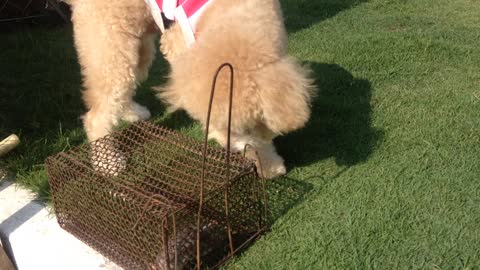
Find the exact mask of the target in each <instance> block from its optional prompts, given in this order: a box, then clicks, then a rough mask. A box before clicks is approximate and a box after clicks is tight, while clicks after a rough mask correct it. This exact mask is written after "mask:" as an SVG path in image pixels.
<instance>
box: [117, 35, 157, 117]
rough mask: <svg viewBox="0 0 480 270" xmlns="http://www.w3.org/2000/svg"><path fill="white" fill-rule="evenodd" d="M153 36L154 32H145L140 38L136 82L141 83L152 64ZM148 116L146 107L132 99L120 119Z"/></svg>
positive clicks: (154, 50)
mask: <svg viewBox="0 0 480 270" xmlns="http://www.w3.org/2000/svg"><path fill="white" fill-rule="evenodd" d="M155 37H156V35H155V34H154V33H148V32H147V33H145V34H144V35H143V37H142V38H141V43H140V49H139V61H138V67H137V74H136V77H137V81H138V83H141V82H143V81H145V80H146V79H147V78H148V72H149V70H150V67H151V66H152V62H153V59H154V58H155V53H156V47H155ZM149 117H150V112H149V111H148V109H147V108H146V107H144V106H142V105H140V104H138V103H136V102H135V101H133V100H132V101H131V102H130V103H129V104H128V105H127V106H126V107H125V110H124V112H123V115H122V119H123V120H125V121H128V122H135V121H138V120H144V119H148V118H149Z"/></svg>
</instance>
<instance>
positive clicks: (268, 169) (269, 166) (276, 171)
mask: <svg viewBox="0 0 480 270" xmlns="http://www.w3.org/2000/svg"><path fill="white" fill-rule="evenodd" d="M257 167H258V173H259V174H261V173H262V171H260V166H257ZM262 169H263V176H264V177H265V178H267V179H272V178H275V177H278V176H282V175H284V174H286V173H287V168H285V165H284V164H283V160H281V161H274V162H271V163H268V162H267V163H266V164H265V165H264V164H262Z"/></svg>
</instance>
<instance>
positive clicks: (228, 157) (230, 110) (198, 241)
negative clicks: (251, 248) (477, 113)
mask: <svg viewBox="0 0 480 270" xmlns="http://www.w3.org/2000/svg"><path fill="white" fill-rule="evenodd" d="M225 67H227V68H228V69H229V70H230V93H229V103H228V124H227V156H226V165H227V183H228V182H229V181H230V151H231V149H230V137H231V125H232V102H233V77H234V72H233V66H232V64H230V63H223V64H222V65H220V67H219V68H218V69H217V71H216V72H215V76H214V77H213V83H212V89H211V91H210V100H209V103H208V113H207V122H206V125H205V140H204V144H203V163H202V177H201V178H200V200H199V206H198V214H197V243H196V244H197V269H199V270H200V267H201V259H200V257H201V254H200V227H201V225H200V224H201V216H202V207H203V199H204V198H203V195H204V194H203V193H204V181H205V169H206V168H205V167H206V163H207V147H208V132H209V128H210V117H211V114H212V105H213V97H214V94H215V89H216V85H217V78H218V75H219V74H220V72H221V71H222V69H224V68H225ZM225 211H226V216H227V227H228V228H227V231H228V238H229V244H230V251H231V252H232V253H233V244H232V236H231V229H230V224H229V223H230V222H229V220H228V198H227V193H226V194H225Z"/></svg>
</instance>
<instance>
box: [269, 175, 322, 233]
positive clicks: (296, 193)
mask: <svg viewBox="0 0 480 270" xmlns="http://www.w3.org/2000/svg"><path fill="white" fill-rule="evenodd" d="M266 188H267V195H268V208H269V215H270V224H273V223H274V222H275V221H276V220H278V219H279V218H280V217H282V216H283V215H285V214H286V213H287V212H288V211H289V210H290V209H291V208H293V207H295V205H298V204H300V203H302V202H303V201H304V200H305V198H306V196H307V194H308V193H309V192H310V191H311V190H312V189H313V185H312V184H310V183H306V182H304V181H299V180H295V179H292V178H289V177H280V178H277V179H274V180H267V184H266Z"/></svg>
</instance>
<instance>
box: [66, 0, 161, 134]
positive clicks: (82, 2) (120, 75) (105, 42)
mask: <svg viewBox="0 0 480 270" xmlns="http://www.w3.org/2000/svg"><path fill="white" fill-rule="evenodd" d="M66 2H67V3H68V4H69V5H70V6H71V10H72V21H73V27H74V37H75V47H76V49H77V53H78V58H79V62H80V65H81V68H82V75H83V85H84V92H83V98H84V101H85V105H86V107H87V109H88V112H87V113H86V115H85V116H84V117H83V122H84V127H85V131H86V133H87V136H88V139H89V140H95V139H98V138H100V137H103V136H105V135H107V134H108V133H110V132H111V130H112V128H113V127H114V126H115V125H116V124H117V123H118V121H119V120H120V119H123V120H126V121H129V122H133V121H137V120H140V119H146V118H148V117H149V116H150V112H149V111H148V110H147V108H145V107H143V106H141V105H139V104H137V103H135V102H134V101H133V100H132V97H133V95H134V94H135V88H136V86H137V85H138V84H139V83H140V82H141V81H143V80H145V79H146V78H147V75H148V70H149V68H150V65H151V63H152V60H153V58H154V55H155V50H156V46H155V43H154V41H155V35H157V31H156V29H155V27H154V26H155V24H154V21H153V18H152V16H151V13H150V9H149V7H148V6H147V5H146V4H145V1H144V0H116V1H106V0H66Z"/></svg>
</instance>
